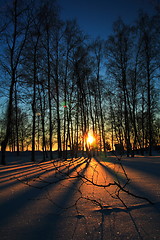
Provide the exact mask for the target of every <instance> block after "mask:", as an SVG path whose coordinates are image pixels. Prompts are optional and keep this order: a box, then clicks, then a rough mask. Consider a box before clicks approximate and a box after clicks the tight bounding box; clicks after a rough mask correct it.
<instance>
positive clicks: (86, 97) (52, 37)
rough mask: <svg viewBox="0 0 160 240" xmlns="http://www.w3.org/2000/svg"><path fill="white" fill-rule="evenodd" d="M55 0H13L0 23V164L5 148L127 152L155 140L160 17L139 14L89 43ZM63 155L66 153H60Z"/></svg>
mask: <svg viewBox="0 0 160 240" xmlns="http://www.w3.org/2000/svg"><path fill="white" fill-rule="evenodd" d="M59 13H60V7H59V6H58V5H57V3H56V2H55V1H38V0H37V1H31V0H28V1H24V0H13V1H11V2H9V5H8V6H7V5H6V7H4V8H3V10H2V13H1V25H0V44H1V52H0V63H1V66H0V71H1V79H0V94H1V95H0V97H1V99H0V104H1V106H2V105H3V107H2V110H3V111H2V113H1V119H0V125H1V139H0V141H1V153H2V156H1V162H2V164H5V151H6V149H9V150H11V151H17V154H19V151H24V150H31V151H32V159H31V160H32V161H35V151H36V150H42V151H43V152H44V158H45V156H46V155H45V153H46V152H47V151H49V152H50V156H49V157H50V158H52V151H53V149H55V148H56V149H57V150H58V153H59V157H61V156H62V153H63V154H64V153H66V151H67V150H71V151H72V152H73V151H74V153H75V154H76V153H77V151H78V150H85V137H86V135H87V133H88V131H89V130H92V131H93V133H94V135H95V136H96V141H97V142H96V146H95V148H96V149H97V150H99V151H107V150H113V149H114V145H115V144H119V145H120V146H123V148H124V150H126V151H127V155H128V156H129V154H130V153H131V151H132V154H133V155H134V151H135V150H137V149H141V150H143V149H144V148H148V149H149V154H150V155H151V154H152V150H153V147H154V146H157V145H158V144H159V143H160V117H159V100H160V99H159V86H160V85H159V77H160V72H159V70H160V31H159V29H160V15H159V12H158V11H157V12H155V15H154V16H148V15H147V14H145V13H143V12H141V13H140V14H139V16H138V19H137V21H136V22H135V23H134V24H133V25H132V26H128V25H127V24H125V23H124V22H123V21H122V20H121V19H118V20H117V21H116V22H115V23H114V24H113V32H112V35H110V36H109V37H108V39H105V40H102V39H100V38H97V39H96V40H94V41H91V40H90V39H89V37H88V36H87V35H86V34H84V32H83V31H82V30H81V29H80V27H79V26H78V24H77V23H76V21H75V20H68V21H66V22H64V21H62V19H61V18H60V14H59ZM65 156H66V155H65Z"/></svg>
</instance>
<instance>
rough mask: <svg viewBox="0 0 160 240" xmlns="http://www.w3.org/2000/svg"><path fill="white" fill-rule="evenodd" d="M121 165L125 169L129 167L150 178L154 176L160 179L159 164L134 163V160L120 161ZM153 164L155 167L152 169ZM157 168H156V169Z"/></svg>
mask: <svg viewBox="0 0 160 240" xmlns="http://www.w3.org/2000/svg"><path fill="white" fill-rule="evenodd" d="M122 164H123V166H125V167H129V168H132V169H135V170H138V171H141V172H144V173H147V174H148V175H151V176H154V177H155V176H156V177H159V178H160V162H159V163H153V162H144V161H141V160H140V161H134V160H131V159H129V160H124V161H123V160H122ZM153 164H154V165H155V166H154V167H153ZM157 166H158V167H157Z"/></svg>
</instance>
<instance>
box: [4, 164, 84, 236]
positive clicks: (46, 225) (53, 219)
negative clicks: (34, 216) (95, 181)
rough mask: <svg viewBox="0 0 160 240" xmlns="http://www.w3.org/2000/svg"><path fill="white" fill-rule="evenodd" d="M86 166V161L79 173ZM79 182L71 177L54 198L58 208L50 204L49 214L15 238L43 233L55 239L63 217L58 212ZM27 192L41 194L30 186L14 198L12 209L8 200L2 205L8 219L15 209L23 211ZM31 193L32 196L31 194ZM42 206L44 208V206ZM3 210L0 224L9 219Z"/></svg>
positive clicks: (35, 196) (33, 195) (66, 204)
mask: <svg viewBox="0 0 160 240" xmlns="http://www.w3.org/2000/svg"><path fill="white" fill-rule="evenodd" d="M84 163H86V161H82V162H79V164H77V165H76V166H75V167H73V168H72V169H71V170H70V174H71V173H72V172H74V171H76V169H77V168H78V167H80V166H82V165H83V164H84ZM87 167H88V164H87V163H86V166H85V167H84V168H82V169H81V170H80V171H81V175H82V174H84V172H85V171H86V168H87ZM79 183H80V178H79V177H77V178H75V179H72V181H71V182H69V184H70V185H69V187H68V188H66V192H64V193H63V194H62V195H60V196H59V198H58V199H57V200H56V202H57V204H58V205H59V206H60V208H57V206H56V205H54V204H53V205H51V208H50V214H49V215H47V216H46V217H43V218H42V219H41V222H36V223H35V225H34V227H33V228H32V227H30V228H27V229H26V230H25V229H24V233H23V236H21V238H19V239H18V238H17V240H21V239H30V240H32V239H35V236H36V239H41V236H42V234H43V236H45V239H56V238H54V236H55V235H56V233H57V231H58V223H59V221H60V220H62V219H63V216H62V215H61V214H60V213H62V209H63V208H67V207H68V206H69V202H70V200H71V199H72V198H73V195H74V193H75V191H77V186H78V184H79ZM54 188H55V185H52V186H50V187H49V188H47V191H54ZM29 192H30V193H29ZM28 194H29V195H30V197H32V198H33V199H34V198H35V199H38V196H39V195H41V194H42V191H37V190H35V189H32V188H31V189H29V191H27V192H25V194H24V193H22V194H21V195H20V196H18V198H17V200H16V199H15V201H14V209H13V208H12V201H10V202H8V203H7V205H6V206H2V207H3V209H6V211H7V213H9V219H10V217H12V216H13V217H14V215H15V214H16V213H15V209H16V210H18V212H22V211H23V208H24V207H25V205H26V199H27V196H28ZM31 194H32V196H31ZM18 199H19V200H18ZM46 207H47V206H46ZM61 207H62V209H61ZM44 208H45V206H44ZM3 212H4V215H3V216H2V217H1V219H3V222H2V223H1V226H2V225H5V224H6V223H7V222H8V220H9V219H8V216H5V210H4V211H3ZM26 231H27V232H26ZM25 232H26V236H27V238H25ZM28 236H29V237H28Z"/></svg>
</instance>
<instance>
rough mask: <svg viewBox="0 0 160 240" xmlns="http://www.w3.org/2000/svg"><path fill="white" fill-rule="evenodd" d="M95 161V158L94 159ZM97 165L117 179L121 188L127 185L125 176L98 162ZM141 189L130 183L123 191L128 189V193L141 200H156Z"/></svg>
mask: <svg viewBox="0 0 160 240" xmlns="http://www.w3.org/2000/svg"><path fill="white" fill-rule="evenodd" d="M95 160H96V158H95ZM96 161H97V160H96ZM98 163H99V164H100V165H101V166H102V167H103V168H104V169H105V170H106V172H108V173H109V174H111V175H112V176H113V178H114V179H115V178H116V179H117V180H116V182H119V183H120V184H121V186H123V185H125V184H126V183H127V179H126V177H125V176H122V175H121V174H118V173H117V172H115V171H114V170H113V169H111V168H109V167H108V166H106V165H104V164H103V163H101V162H99V161H98ZM142 187H143V186H142ZM142 187H140V186H138V185H137V184H135V183H133V182H131V183H129V184H127V185H126V187H125V189H127V190H128V189H129V191H130V192H131V191H132V193H133V194H135V195H137V196H140V197H142V198H143V197H144V198H148V199H149V198H152V199H154V198H156V195H154V196H153V194H152V196H151V194H150V192H149V191H144V190H143V189H142ZM152 199H151V200H152ZM154 201H156V200H154Z"/></svg>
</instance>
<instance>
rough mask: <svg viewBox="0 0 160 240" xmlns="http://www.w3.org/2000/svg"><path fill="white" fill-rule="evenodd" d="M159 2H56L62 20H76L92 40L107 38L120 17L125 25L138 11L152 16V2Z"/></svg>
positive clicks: (91, 0) (103, 0)
mask: <svg viewBox="0 0 160 240" xmlns="http://www.w3.org/2000/svg"><path fill="white" fill-rule="evenodd" d="M155 1H156V2H157V1H158V2H160V0H57V2H58V3H59V4H60V6H61V7H62V10H61V16H62V17H63V18H64V19H73V18H76V19H77V21H78V23H79V25H80V27H81V28H82V30H84V31H85V32H86V33H88V34H89V35H91V36H92V37H93V38H95V37H97V36H100V37H102V38H104V39H105V38H107V36H108V34H110V33H111V31H112V24H113V22H114V21H115V20H117V18H118V17H119V16H120V17H122V19H123V20H124V21H125V22H126V23H133V22H134V20H135V19H136V18H137V16H138V11H139V9H143V10H144V11H145V12H147V13H149V14H152V13H153V12H154V2H155Z"/></svg>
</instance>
